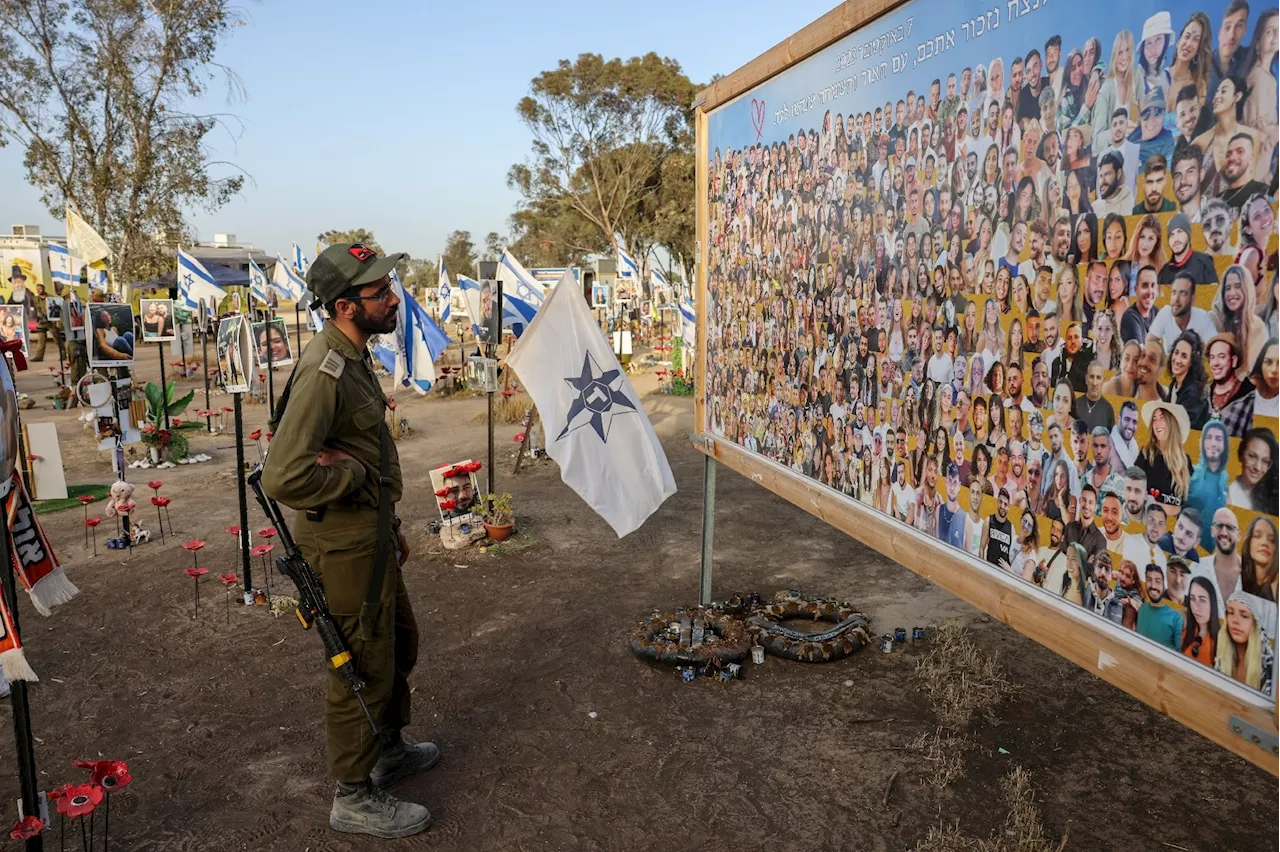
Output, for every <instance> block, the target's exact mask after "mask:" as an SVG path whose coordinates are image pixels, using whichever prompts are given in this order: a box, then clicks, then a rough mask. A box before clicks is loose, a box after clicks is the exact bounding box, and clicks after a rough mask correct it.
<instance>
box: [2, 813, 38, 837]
mask: <svg viewBox="0 0 1280 852" xmlns="http://www.w3.org/2000/svg"><path fill="white" fill-rule="evenodd" d="M42 831H44V820H42V819H40V817H37V816H24V817H23V818H22V819H20V820H18V821H17V822H15V823H14V824H13V828H11V829H9V836H10V837H12V838H13V839H14V840H30V839H31V838H33V837H35V836H36V835H37V834H39V833H40V832H42Z"/></svg>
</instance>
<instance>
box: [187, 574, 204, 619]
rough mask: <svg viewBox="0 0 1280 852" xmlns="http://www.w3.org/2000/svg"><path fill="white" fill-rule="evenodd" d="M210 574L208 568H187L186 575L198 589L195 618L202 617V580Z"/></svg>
mask: <svg viewBox="0 0 1280 852" xmlns="http://www.w3.org/2000/svg"><path fill="white" fill-rule="evenodd" d="M208 573H209V569H208V568H187V569H186V575H187V576H188V577H190V578H191V579H192V581H193V583H194V585H195V587H196V613H195V617H196V618H199V617H200V578H201V577H203V576H204V575H205V574H208Z"/></svg>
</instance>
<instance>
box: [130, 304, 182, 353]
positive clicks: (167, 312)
mask: <svg viewBox="0 0 1280 852" xmlns="http://www.w3.org/2000/svg"><path fill="white" fill-rule="evenodd" d="M138 310H140V311H141V312H142V342H143V343H163V342H164V341H166V340H173V338H174V314H173V300H172V299H141V300H139V302H138Z"/></svg>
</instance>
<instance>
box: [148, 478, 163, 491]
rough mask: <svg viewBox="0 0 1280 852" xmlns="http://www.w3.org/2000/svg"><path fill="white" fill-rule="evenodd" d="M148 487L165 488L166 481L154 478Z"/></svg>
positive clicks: (157, 489)
mask: <svg viewBox="0 0 1280 852" xmlns="http://www.w3.org/2000/svg"><path fill="white" fill-rule="evenodd" d="M147 487H148V488H150V489H151V490H152V491H159V490H160V489H161V488H164V483H163V482H161V481H160V480H159V479H153V480H151V481H150V482H148V483H147Z"/></svg>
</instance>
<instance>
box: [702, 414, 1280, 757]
mask: <svg viewBox="0 0 1280 852" xmlns="http://www.w3.org/2000/svg"><path fill="white" fill-rule="evenodd" d="M694 446H695V447H697V448H698V449H699V450H700V451H702V452H706V453H707V454H708V455H710V456H711V457H712V458H714V459H715V460H716V461H718V462H721V463H723V464H724V465H726V466H727V467H730V468H732V469H733V470H735V471H737V472H738V473H740V474H742V475H743V476H745V477H747V478H748V479H750V480H751V481H752V482H755V483H756V484H758V485H761V486H763V487H764V488H767V489H768V490H770V491H772V492H773V493H774V494H777V495H778V496H779V497H782V498H783V499H784V500H787V501H788V502H789V503H792V504H794V505H796V506H799V507H800V508H801V509H804V510H805V511H806V512H808V513H809V514H811V515H813V516H814V517H817V518H820V519H821V520H823V521H825V522H826V523H828V524H830V525H831V526H833V527H835V528H836V529H838V530H840V531H842V532H844V533H846V534H847V535H849V536H852V537H853V538H856V539H857V540H858V541H860V542H862V543H863V544H865V545H867V546H868V547H870V548H872V549H873V550H876V551H878V552H879V553H881V554H883V555H884V556H886V557H888V558H889V559H892V560H893V561H895V562H897V563H898V564H900V565H902V566H903V567H904V568H907V569H909V570H911V571H913V572H915V573H916V574H919V575H920V576H921V577H924V578H925V579H926V580H928V581H929V582H931V583H935V584H936V585H938V586H941V587H942V588H944V589H946V590H947V591H949V592H951V593H952V594H954V595H955V596H956V597H958V598H960V599H961V600H963V601H965V602H966V603H969V604H972V605H973V606H975V607H977V608H978V609H980V610H982V611H983V612H985V613H987V614H989V615H991V616H992V617H993V618H998V619H1000V620H1001V621H1003V622H1004V623H1005V624H1007V625H1009V626H1010V627H1012V628H1013V629H1014V630H1017V631H1018V632H1019V633H1021V634H1022V635H1024V636H1026V637H1028V638H1030V639H1032V640H1034V641H1036V642H1038V643H1040V644H1041V645H1043V646H1045V647H1046V648H1048V649H1049V650H1051V651H1053V652H1055V653H1057V654H1060V655H1062V656H1063V657H1066V658H1067V659H1068V660H1070V661H1071V662H1073V663H1075V664H1076V665H1078V666H1080V667H1081V668H1083V669H1085V670H1086V671H1088V672H1091V673H1092V674H1094V675H1097V676H1098V677H1100V678H1102V679H1103V680H1105V681H1106V682H1107V683H1110V684H1111V685H1113V686H1117V687H1119V688H1120V689H1123V690H1124V691H1125V692H1127V693H1129V694H1130V695H1132V696H1133V697H1135V698H1137V699H1138V700H1140V701H1142V702H1143V703H1144V704H1147V705H1150V706H1151V707H1153V708H1155V709H1156V710H1159V711H1160V712H1161V713H1164V714H1165V715H1167V716H1170V717H1172V718H1174V719H1176V720H1178V721H1179V722H1181V723H1182V724H1184V725H1186V726H1187V727H1188V728H1191V729H1192V730H1195V731H1198V732H1199V733H1201V734H1203V735H1204V736H1205V737H1208V738H1209V739H1210V740H1213V741H1214V742H1216V743H1218V745H1221V746H1223V747H1224V748H1226V749H1229V750H1230V751H1233V752H1235V753H1236V754H1238V755H1240V756H1241V757H1243V758H1245V759H1246V760H1248V761H1250V762H1251V763H1254V764H1256V765H1258V766H1260V767H1262V768H1263V769H1265V770H1267V771H1268V772H1270V773H1271V774H1272V775H1277V774H1280V764H1278V763H1277V757H1276V754H1275V753H1274V752H1267V751H1264V750H1263V749H1261V748H1258V747H1257V746H1255V745H1253V744H1252V743H1250V742H1249V741H1248V740H1246V739H1244V738H1243V737H1240V736H1237V735H1236V734H1234V733H1232V732H1231V730H1230V727H1229V720H1230V719H1231V718H1232V717H1237V718H1240V719H1243V720H1244V721H1246V722H1249V723H1251V724H1253V725H1255V726H1257V727H1259V728H1262V729H1263V730H1269V731H1274V730H1275V729H1276V721H1275V715H1274V713H1275V707H1274V705H1272V704H1271V703H1270V702H1269V701H1267V700H1266V699H1265V698H1264V697H1262V696H1261V695H1258V694H1257V693H1255V692H1252V691H1251V690H1248V689H1244V688H1242V687H1240V686H1239V685H1237V684H1236V683H1234V682H1233V681H1230V680H1228V679H1226V678H1224V677H1220V676H1218V675H1216V674H1215V673H1214V672H1213V671H1211V670H1209V669H1207V668H1206V667H1204V666H1200V665H1197V664H1195V663H1193V662H1191V661H1190V660H1186V659H1183V658H1181V657H1178V656H1175V655H1172V654H1167V653H1161V652H1160V651H1159V649H1158V648H1156V646H1154V645H1152V644H1151V643H1149V642H1148V641H1147V640H1145V639H1143V638H1142V637H1141V636H1138V635H1137V634H1135V633H1129V632H1122V631H1118V630H1117V631H1112V630H1098V629H1097V627H1098V625H1097V624H1096V623H1093V621H1094V619H1095V617H1094V616H1092V615H1091V614H1090V613H1088V612H1087V611H1085V610H1084V609H1083V608H1081V607H1076V606H1071V605H1069V604H1065V603H1063V602H1062V601H1059V600H1055V599H1054V598H1052V597H1051V596H1049V595H1046V594H1044V593H1043V592H1041V591H1039V590H1038V589H1036V588H1034V587H1032V586H1030V585H1029V584H1026V583H1023V582H1022V581H1020V580H1018V579H1016V578H1014V577H1013V576H1011V575H1008V574H1003V573H1002V572H998V571H993V570H991V567H990V566H988V565H986V564H985V563H983V562H980V561H978V560H977V559H974V558H967V557H965V556H964V555H963V554H961V553H960V552H958V551H956V550H954V549H952V548H949V547H944V546H942V545H940V544H939V543H938V541H937V540H936V539H932V538H930V537H929V536H927V535H924V534H923V533H921V532H919V531H918V530H915V529H912V528H911V527H908V526H906V525H905V524H898V523H893V522H886V521H885V520H884V518H883V517H882V516H881V515H880V514H879V513H878V512H875V511H873V510H871V509H869V508H867V507H866V506H863V505H862V504H860V503H858V502H857V501H855V500H851V499H849V498H848V497H845V496H844V495H842V494H839V493H838V492H833V491H831V490H830V489H827V488H825V487H823V486H821V485H819V484H818V483H816V482H808V481H805V480H804V479H803V478H802V477H798V476H796V475H795V474H793V473H792V472H791V471H789V470H787V469H785V468H783V467H782V466H780V465H777V464H775V463H773V462H771V461H769V460H768V459H764V458H761V457H760V456H757V455H755V454H753V453H750V452H747V451H746V450H744V449H743V448H741V447H738V446H736V445H734V444H731V443H728V442H726V441H721V440H719V439H717V438H714V437H712V436H709V435H702V436H699V439H698V440H697V441H695V442H694ZM708 448H710V452H708Z"/></svg>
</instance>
